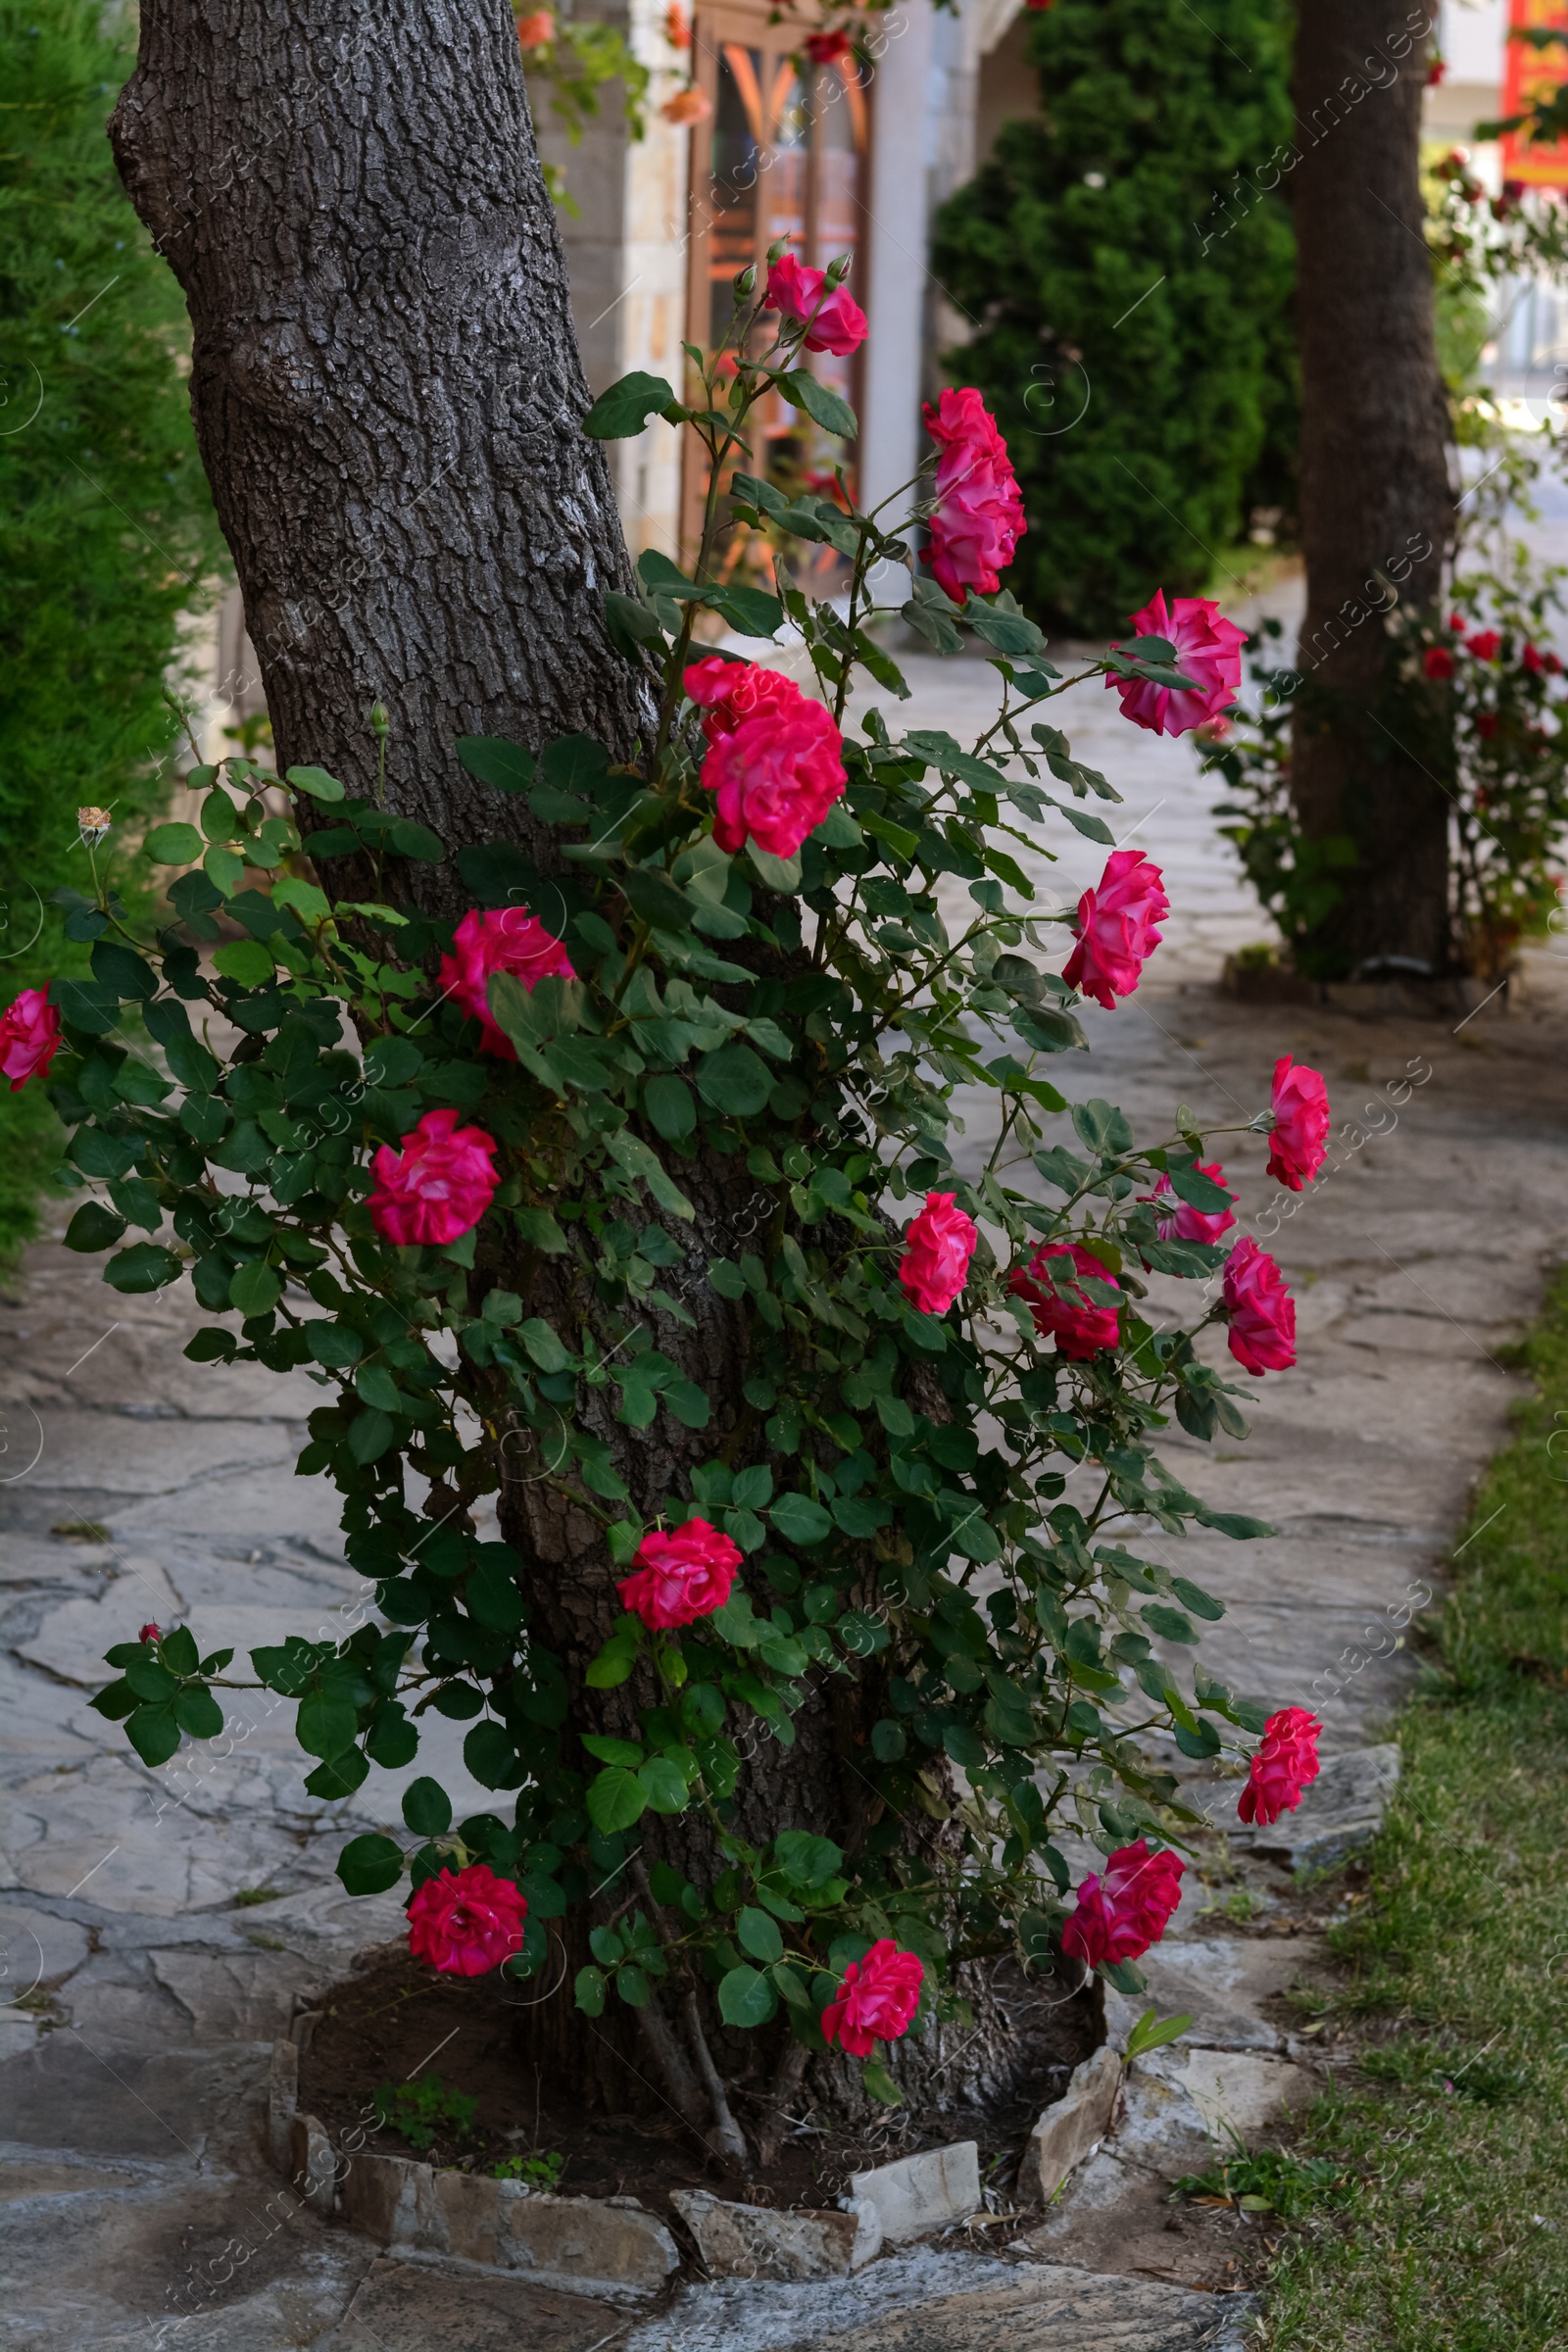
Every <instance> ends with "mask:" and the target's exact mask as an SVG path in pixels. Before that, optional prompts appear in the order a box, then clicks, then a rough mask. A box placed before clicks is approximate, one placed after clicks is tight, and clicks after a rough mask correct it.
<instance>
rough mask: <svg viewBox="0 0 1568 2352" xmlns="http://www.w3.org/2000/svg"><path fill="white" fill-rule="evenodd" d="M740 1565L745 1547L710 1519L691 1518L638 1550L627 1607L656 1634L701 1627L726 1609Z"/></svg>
mask: <svg viewBox="0 0 1568 2352" xmlns="http://www.w3.org/2000/svg"><path fill="white" fill-rule="evenodd" d="M740 1564H741V1554H740V1546H739V1545H738V1544H732V1543H731V1542H730V1540H729V1538H728V1536H721V1535H720V1534H719V1532H718V1529H717V1528H716V1527H711V1526H710V1524H709V1522H708V1521H707V1520H706V1519H688V1520H687V1521H686V1524H685V1525H684V1527H677V1528H676V1529H675V1530H674V1532H673V1533H672V1534H670V1535H665V1534H664V1532H663V1531H662V1529H660V1528H655V1529H654V1530H653V1532H652V1533H651V1534H649V1535H646V1536H644V1538H643V1540H642V1542H641V1543H640V1544H638V1546H637V1550H636V1553H635V1556H634V1557H633V1560H632V1566H633V1568H634V1569H635V1570H636V1574H635V1575H634V1576H627V1577H622V1579H621V1581H620V1597H621V1602H622V1605H623V1606H624V1607H626V1608H628V1609H635V1611H636V1612H637V1615H638V1616H639V1617H640V1618H641V1619H642V1621H643V1623H644V1625H646V1626H648V1627H650V1628H651V1629H652V1630H653V1631H654V1632H656V1633H657V1632H660V1631H662V1629H663V1628H665V1627H667V1626H673V1625H695V1624H696V1622H697V1620H698V1618H699V1617H711V1615H712V1614H713V1611H714V1610H715V1609H721V1608H722V1607H723V1606H724V1603H725V1601H726V1600H728V1598H729V1591H730V1587H731V1585H733V1583H734V1582H735V1571H736V1569H737V1568H738V1567H739V1566H740Z"/></svg>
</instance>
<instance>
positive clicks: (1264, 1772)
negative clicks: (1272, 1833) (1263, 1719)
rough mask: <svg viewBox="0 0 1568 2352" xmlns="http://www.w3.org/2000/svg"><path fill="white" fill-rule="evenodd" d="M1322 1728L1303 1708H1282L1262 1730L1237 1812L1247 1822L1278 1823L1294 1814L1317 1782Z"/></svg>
mask: <svg viewBox="0 0 1568 2352" xmlns="http://www.w3.org/2000/svg"><path fill="white" fill-rule="evenodd" d="M1322 1729H1323V1726H1322V1725H1321V1724H1320V1723H1319V1721H1318V1719H1317V1717H1316V1716H1315V1715H1309V1714H1308V1713H1307V1711H1306V1709H1305V1708H1304V1707H1282V1708H1281V1709H1280V1712H1279V1713H1278V1714H1277V1715H1271V1716H1270V1717H1269V1719H1268V1721H1267V1723H1265V1724H1264V1726H1263V1743H1262V1745H1261V1746H1260V1747H1256V1748H1254V1749H1253V1751H1252V1763H1251V1769H1250V1772H1249V1773H1248V1776H1247V1787H1246V1788H1245V1789H1243V1790H1242V1793H1241V1798H1240V1801H1239V1802H1238V1804H1237V1807H1236V1810H1237V1812H1238V1813H1239V1814H1240V1815H1241V1817H1242V1819H1243V1820H1244V1821H1262V1822H1273V1821H1278V1819H1279V1817H1280V1815H1281V1814H1282V1813H1294V1812H1295V1811H1296V1808H1297V1806H1298V1805H1299V1803H1300V1801H1301V1791H1302V1789H1305V1788H1307V1787H1309V1786H1310V1784H1311V1783H1312V1782H1313V1781H1315V1780H1316V1779H1317V1776H1318V1771H1319V1765H1318V1760H1317V1741H1318V1734H1319V1733H1320V1732H1321V1731H1322Z"/></svg>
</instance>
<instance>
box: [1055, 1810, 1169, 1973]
mask: <svg viewBox="0 0 1568 2352" xmlns="http://www.w3.org/2000/svg"><path fill="white" fill-rule="evenodd" d="M1185 1867H1186V1866H1185V1864H1184V1863H1183V1861H1182V1858H1181V1856H1180V1855H1179V1854H1173V1853H1172V1852H1171V1851H1170V1848H1169V1847H1168V1846H1162V1847H1161V1848H1160V1850H1159V1852H1158V1853H1156V1854H1152V1853H1151V1852H1150V1850H1149V1840H1148V1839H1147V1838H1139V1840H1138V1842H1137V1844H1136V1845H1123V1846H1118V1847H1117V1849H1116V1851H1115V1852H1114V1853H1113V1854H1112V1855H1111V1857H1110V1859H1109V1861H1108V1862H1107V1863H1106V1864H1105V1867H1104V1869H1103V1872H1101V1873H1100V1875H1099V1876H1098V1877H1095V1876H1091V1877H1089V1878H1087V1879H1085V1881H1084V1883H1083V1885H1082V1886H1081V1887H1079V1889H1078V1908H1077V1909H1076V1911H1074V1912H1073V1913H1072V1915H1071V1917H1070V1918H1069V1919H1068V1921H1067V1924H1066V1926H1065V1927H1064V1928H1063V1929H1062V1931H1061V1948H1062V1950H1063V1951H1064V1952H1066V1953H1068V1954H1070V1955H1071V1957H1072V1958H1073V1959H1075V1960H1081V1961H1082V1962H1083V1964H1084V1966H1085V1967H1086V1968H1099V1967H1100V1966H1101V1964H1102V1962H1103V1961H1106V1960H1109V1961H1111V1962H1112V1963H1114V1962H1116V1961H1119V1960H1139V1959H1142V1957H1143V1955H1144V1953H1145V1952H1147V1951H1148V1949H1149V1947H1150V1945H1151V1944H1152V1943H1157V1942H1158V1941H1159V1939H1160V1937H1161V1936H1163V1935H1164V1933H1165V1930H1166V1928H1167V1927H1168V1926H1169V1925H1170V1920H1171V1914H1172V1913H1173V1912H1174V1911H1175V1909H1176V1906H1177V1904H1178V1903H1179V1902H1180V1901H1181V1899H1182V1872H1183V1870H1184V1868H1185Z"/></svg>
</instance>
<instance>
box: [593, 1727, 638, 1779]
mask: <svg viewBox="0 0 1568 2352" xmlns="http://www.w3.org/2000/svg"><path fill="white" fill-rule="evenodd" d="M582 1743H583V1745H584V1747H585V1748H586V1749H587V1750H588V1753H589V1754H590V1755H591V1756H592V1757H593V1759H594V1761H595V1763H596V1764H624V1765H625V1767H626V1770H627V1771H628V1772H635V1771H636V1769H637V1767H638V1765H639V1764H640V1763H641V1762H642V1760H643V1751H642V1749H641V1748H640V1747H639V1746H638V1745H637V1743H636V1741H635V1740H611V1739H607V1738H606V1736H605V1734H604V1733H603V1732H584V1733H583V1735H582Z"/></svg>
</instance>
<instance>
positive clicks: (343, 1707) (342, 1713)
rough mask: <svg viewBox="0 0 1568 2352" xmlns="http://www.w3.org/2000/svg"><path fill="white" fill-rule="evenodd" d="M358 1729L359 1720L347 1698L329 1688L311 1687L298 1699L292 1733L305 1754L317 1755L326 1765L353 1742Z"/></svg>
mask: <svg viewBox="0 0 1568 2352" xmlns="http://www.w3.org/2000/svg"><path fill="white" fill-rule="evenodd" d="M358 1729H359V1719H358V1717H357V1716H356V1714H355V1711H354V1709H353V1707H351V1706H350V1705H349V1702H348V1700H347V1699H346V1698H338V1697H337V1696H335V1695H334V1693H333V1692H332V1691H311V1692H310V1693H309V1694H308V1695H307V1696H306V1697H304V1698H302V1699H301V1700H300V1711H299V1715H298V1718H297V1720H296V1722H295V1727H294V1736H295V1738H296V1739H297V1740H298V1741H299V1743H300V1745H301V1747H303V1748H304V1750H305V1752H306V1754H307V1755H308V1756H319V1757H320V1758H321V1760H322V1762H323V1763H327V1764H329V1763H330V1762H331V1760H332V1758H333V1757H334V1756H340V1755H342V1753H343V1751H344V1749H345V1748H349V1747H352V1746H353V1745H354V1735H355V1733H356V1732H357V1731H358Z"/></svg>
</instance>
